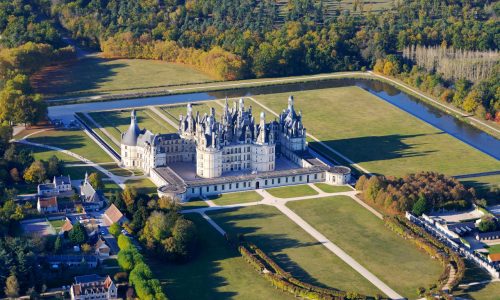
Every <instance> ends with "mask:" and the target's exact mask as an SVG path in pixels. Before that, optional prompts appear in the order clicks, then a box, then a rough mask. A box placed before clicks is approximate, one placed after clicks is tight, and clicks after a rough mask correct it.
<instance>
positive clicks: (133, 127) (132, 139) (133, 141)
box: [122, 110, 141, 146]
mask: <svg viewBox="0 0 500 300" xmlns="http://www.w3.org/2000/svg"><path fill="white" fill-rule="evenodd" d="M140 133H141V130H140V129H139V126H138V125H137V120H136V115H135V110H132V112H131V113H130V126H129V127H128V129H127V131H126V132H125V133H123V134H122V144H124V145H127V146H135V145H137V137H139V134H140Z"/></svg>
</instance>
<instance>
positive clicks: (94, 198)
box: [80, 173, 106, 208]
mask: <svg viewBox="0 0 500 300" xmlns="http://www.w3.org/2000/svg"><path fill="white" fill-rule="evenodd" d="M80 194H81V195H82V198H83V204H85V203H87V204H89V203H91V204H94V205H97V206H98V208H102V207H103V206H104V204H105V203H106V198H105V197H104V193H103V192H102V191H101V190H95V189H94V187H93V186H92V185H91V184H90V182H89V180H88V174H87V173H85V179H84V180H83V184H82V186H81V187H80Z"/></svg>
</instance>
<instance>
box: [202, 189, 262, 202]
mask: <svg viewBox="0 0 500 300" xmlns="http://www.w3.org/2000/svg"><path fill="white" fill-rule="evenodd" d="M210 200H212V201H213V202H214V203H215V204H217V205H230V204H237V203H247V202H255V201H260V200H262V196H261V195H259V194H258V193H257V192H255V191H249V192H239V193H228V194H221V195H219V196H216V197H214V198H211V199H210Z"/></svg>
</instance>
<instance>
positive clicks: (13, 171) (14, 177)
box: [9, 168, 21, 183]
mask: <svg viewBox="0 0 500 300" xmlns="http://www.w3.org/2000/svg"><path fill="white" fill-rule="evenodd" d="M9 173H10V178H11V179H12V181H14V182H16V183H17V182H19V181H21V176H20V175H19V171H18V170H17V168H12V169H11V170H10V172H9Z"/></svg>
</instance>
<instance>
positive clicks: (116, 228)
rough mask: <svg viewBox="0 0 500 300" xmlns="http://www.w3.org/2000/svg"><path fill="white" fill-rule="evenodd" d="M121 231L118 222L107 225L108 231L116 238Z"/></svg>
mask: <svg viewBox="0 0 500 300" xmlns="http://www.w3.org/2000/svg"><path fill="white" fill-rule="evenodd" d="M121 231H122V227H121V226H120V224H118V223H113V225H111V226H109V233H111V234H112V235H113V236H114V237H116V238H117V237H118V236H119V235H120V234H121V233H122V232H121Z"/></svg>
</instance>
